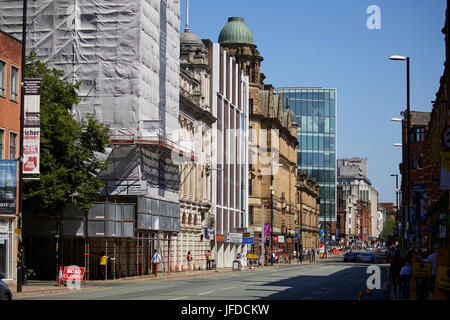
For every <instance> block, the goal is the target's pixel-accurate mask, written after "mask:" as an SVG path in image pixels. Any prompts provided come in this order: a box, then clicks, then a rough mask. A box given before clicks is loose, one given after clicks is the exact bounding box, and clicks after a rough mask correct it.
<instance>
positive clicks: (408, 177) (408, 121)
mask: <svg viewBox="0 0 450 320" xmlns="http://www.w3.org/2000/svg"><path fill="white" fill-rule="evenodd" d="M389 59H390V60H394V61H397V60H402V61H406V135H405V134H404V135H403V136H404V137H405V142H406V154H407V168H406V170H407V175H406V208H407V211H406V213H407V219H408V222H409V219H410V217H411V215H410V214H411V203H410V199H411V196H410V194H411V165H410V161H411V150H410V141H409V139H410V132H411V113H410V75H409V57H403V56H397V55H393V56H391V57H389ZM416 220H417V219H416ZM416 223H417V221H416ZM416 231H417V230H416ZM407 236H408V239H407V245H406V248H405V249H409V238H410V237H409V226H408V230H407ZM416 240H417V239H416ZM417 243H418V247H417V251H418V252H419V251H420V248H419V246H420V241H417Z"/></svg>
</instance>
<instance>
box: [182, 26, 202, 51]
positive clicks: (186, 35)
mask: <svg viewBox="0 0 450 320" xmlns="http://www.w3.org/2000/svg"><path fill="white" fill-rule="evenodd" d="M180 43H181V44H182V45H197V46H202V47H203V46H204V44H203V41H202V39H200V37H199V36H197V35H196V34H195V33H192V32H190V31H189V29H186V30H184V32H183V33H182V34H181V35H180Z"/></svg>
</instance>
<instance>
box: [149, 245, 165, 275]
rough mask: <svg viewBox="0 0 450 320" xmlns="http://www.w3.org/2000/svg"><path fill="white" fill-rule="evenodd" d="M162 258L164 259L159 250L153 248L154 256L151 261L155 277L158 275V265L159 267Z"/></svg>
mask: <svg viewBox="0 0 450 320" xmlns="http://www.w3.org/2000/svg"><path fill="white" fill-rule="evenodd" d="M161 260H162V259H161V255H160V254H159V253H158V251H157V250H156V249H155V250H153V256H152V260H151V262H152V265H153V275H154V276H155V277H157V276H158V267H159V264H160V263H161Z"/></svg>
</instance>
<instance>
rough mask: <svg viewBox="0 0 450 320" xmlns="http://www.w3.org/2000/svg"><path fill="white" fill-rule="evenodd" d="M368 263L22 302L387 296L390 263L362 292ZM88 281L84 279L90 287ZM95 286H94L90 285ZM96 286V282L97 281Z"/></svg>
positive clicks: (337, 262)
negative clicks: (375, 286) (370, 288)
mask: <svg viewBox="0 0 450 320" xmlns="http://www.w3.org/2000/svg"><path fill="white" fill-rule="evenodd" d="M369 265H370V264H364V263H352V262H345V263H344V262H343V257H342V256H334V257H330V258H329V259H327V260H321V261H320V262H319V263H316V264H304V265H300V264H286V265H285V264H280V265H278V266H276V267H273V268H264V269H260V270H250V271H234V272H227V273H211V274H207V275H204V276H197V277H193V278H178V279H164V280H162V279H161V280H159V281H154V280H148V279H137V280H121V281H117V282H114V281H112V282H108V283H107V284H106V285H105V286H104V287H99V288H98V289H93V290H83V289H82V290H79V291H78V290H70V291H69V289H68V290H67V292H64V293H61V292H58V293H51V294H49V293H47V294H41V293H39V294H33V295H29V296H26V297H25V296H23V297H17V298H16V299H18V300H22V299H26V300H358V298H359V295H360V293H361V292H362V294H363V296H362V299H363V300H388V299H389V298H390V286H389V278H388V265H380V267H381V287H382V288H381V290H373V291H372V292H371V293H369V294H367V293H366V289H367V287H366V281H367V278H368V277H369V276H370V274H367V273H366V272H367V267H368V266H369ZM89 285H90V283H88V286H89ZM92 285H94V284H92ZM95 285H98V282H95Z"/></svg>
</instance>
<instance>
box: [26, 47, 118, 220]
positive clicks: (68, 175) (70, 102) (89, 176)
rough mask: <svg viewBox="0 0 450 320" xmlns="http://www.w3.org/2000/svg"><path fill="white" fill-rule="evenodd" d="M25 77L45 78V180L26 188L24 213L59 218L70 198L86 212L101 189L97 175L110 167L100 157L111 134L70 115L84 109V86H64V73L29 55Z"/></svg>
mask: <svg viewBox="0 0 450 320" xmlns="http://www.w3.org/2000/svg"><path fill="white" fill-rule="evenodd" d="M26 63H27V64H26V70H25V71H26V77H27V78H41V79H42V81H41V146H40V172H41V174H40V180H26V181H25V183H24V195H23V200H24V208H25V210H30V211H34V212H48V213H50V214H56V213H57V212H58V211H59V210H61V209H62V208H63V207H64V202H65V201H67V200H68V199H69V197H70V196H71V195H74V194H75V195H76V197H74V201H75V202H76V203H77V205H78V206H79V207H80V208H81V209H83V210H87V209H88V208H89V207H90V203H91V201H92V199H93V197H94V196H95V195H96V194H97V192H98V190H99V188H100V187H101V182H100V179H99V178H97V176H96V175H97V173H98V172H99V171H100V170H102V169H106V166H107V164H106V163H105V162H104V161H100V160H99V159H97V158H96V157H95V152H100V153H103V152H105V148H106V147H107V146H110V142H109V128H108V127H107V126H106V125H103V124H101V123H99V122H97V121H96V120H94V118H93V117H92V116H91V115H88V116H87V117H86V118H85V119H83V120H82V121H81V122H78V121H76V120H75V119H74V118H73V116H72V115H71V113H70V111H71V110H72V107H73V106H74V105H76V104H77V103H79V99H78V95H77V91H76V90H77V89H78V88H79V86H80V83H76V84H71V83H69V82H67V81H64V80H63V79H62V77H63V76H64V72H63V71H61V70H58V69H55V68H53V69H50V68H49V67H48V66H47V64H46V63H44V62H41V61H39V60H38V59H36V55H35V54H33V53H32V54H30V56H29V57H28V58H27V62H26Z"/></svg>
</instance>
